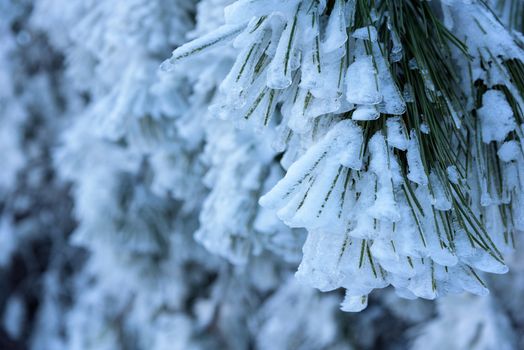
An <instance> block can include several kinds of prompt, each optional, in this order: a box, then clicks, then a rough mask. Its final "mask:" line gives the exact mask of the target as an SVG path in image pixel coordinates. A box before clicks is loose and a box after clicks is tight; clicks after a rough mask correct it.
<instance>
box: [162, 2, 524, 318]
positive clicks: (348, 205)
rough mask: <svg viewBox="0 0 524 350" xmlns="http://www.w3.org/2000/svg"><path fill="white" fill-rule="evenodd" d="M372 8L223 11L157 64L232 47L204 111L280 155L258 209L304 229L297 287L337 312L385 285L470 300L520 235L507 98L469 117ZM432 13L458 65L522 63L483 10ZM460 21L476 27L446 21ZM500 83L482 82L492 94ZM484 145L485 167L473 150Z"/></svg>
mask: <svg viewBox="0 0 524 350" xmlns="http://www.w3.org/2000/svg"><path fill="white" fill-rule="evenodd" d="M382 5H383V6H381V7H379V8H378V10H377V8H373V9H367V8H366V7H365V5H363V4H360V3H359V2H357V1H342V0H336V1H333V2H329V4H326V2H325V1H312V0H311V1H309V0H305V1H300V0H289V1H257V0H239V1H236V2H234V3H233V4H231V5H230V6H228V7H226V9H225V24H224V25H222V26H221V27H219V28H218V29H216V30H214V31H212V32H210V33H207V34H204V35H202V36H200V37H198V38H196V39H195V40H193V41H191V42H189V43H187V44H185V45H183V46H181V47H179V48H177V49H176V50H175V51H174V52H173V55H172V57H171V58H170V59H169V60H167V61H165V62H164V63H163V65H162V68H163V69H164V70H165V71H172V70H175V71H176V69H177V67H180V66H182V67H184V66H185V64H187V63H184V62H188V61H191V60H194V59H195V60H198V59H199V57H201V56H202V55H206V54H209V53H212V52H216V50H217V48H219V47H223V48H226V47H229V46H230V45H232V47H233V48H234V49H236V52H237V54H236V58H235V61H234V64H233V65H232V67H231V69H230V70H229V71H228V73H227V75H225V77H224V78H223V80H222V82H221V84H220V87H219V94H220V98H218V99H216V100H215V101H214V102H213V103H212V105H211V111H212V112H213V113H215V115H216V116H219V117H221V118H222V119H226V120H232V121H234V122H235V123H237V124H238V125H239V126H240V127H243V126H244V125H246V124H247V125H250V126H251V127H253V128H254V130H258V131H263V132H264V133H265V134H267V135H269V137H271V138H272V139H273V144H274V146H275V150H276V151H278V152H284V155H283V157H282V160H281V163H282V165H283V166H284V167H285V168H286V169H287V173H286V175H285V176H284V177H283V179H282V180H281V181H279V182H278V183H277V184H276V185H275V186H274V187H273V188H272V189H271V190H270V191H269V192H268V193H266V194H265V195H264V196H261V198H260V204H261V205H262V207H265V208H269V209H272V210H275V211H276V213H277V215H278V216H279V218H280V219H281V220H282V221H284V223H286V224H287V225H288V226H290V227H294V228H306V229H307V231H308V238H307V241H306V243H305V245H304V248H303V252H304V255H303V259H302V263H301V264H300V267H299V269H298V272H297V277H298V278H299V279H300V280H302V281H304V282H305V283H307V284H309V285H311V286H314V287H316V288H319V289H321V290H323V291H328V290H333V289H336V288H340V287H343V288H345V289H346V299H345V301H344V302H343V304H342V308H343V309H344V310H348V311H358V310H361V309H363V308H364V307H365V306H366V305H367V295H368V294H369V293H370V292H371V291H372V290H373V289H375V288H383V287H386V286H388V285H393V286H394V287H395V290H396V291H397V293H398V294H399V295H401V296H403V297H407V298H414V297H423V298H428V299H433V298H435V297H437V296H442V295H446V294H448V293H458V292H461V291H464V290H465V291H469V292H472V293H475V294H480V295H484V294H486V293H487V289H486V286H485V284H484V282H483V281H482V280H481V278H480V276H479V274H480V273H481V272H491V273H505V272H506V271H507V267H506V266H505V264H504V260H503V253H504V252H505V251H507V249H508V248H510V247H511V245H512V240H513V235H514V232H515V231H516V230H522V229H524V226H523V223H522V220H521V218H520V216H521V215H519V213H521V212H522V211H523V207H522V204H521V203H522V199H521V197H522V191H521V188H522V186H523V185H524V184H523V183H522V182H519V181H520V180H519V179H522V178H523V177H522V174H523V168H522V143H521V141H520V138H519V133H520V131H519V130H520V128H519V127H518V124H519V123H518V118H519V117H518V116H515V115H514V111H515V106H521V107H522V106H523V105H522V96H520V95H519V92H518V91H517V90H516V88H514V87H510V88H509V89H510V90H509V92H508V93H510V94H511V96H513V97H512V98H513V100H512V102H511V103H512V105H511V104H510V103H509V102H508V101H507V98H506V96H505V95H504V93H503V91H500V89H498V90H489V91H487V92H486V93H485V94H484V95H483V96H482V104H481V105H475V104H474V103H473V101H471V102H470V106H469V107H468V108H469V109H467V110H466V109H463V108H462V107H460V104H463V103H464V101H463V100H462V98H461V97H460V96H461V94H462V93H463V92H464V91H466V89H467V88H469V87H470V86H469V85H468V84H466V83H464V85H468V86H467V87H464V91H459V90H453V91H446V90H444V88H446V87H447V86H448V85H446V80H445V79H442V78H440V77H439V76H438V75H437V74H436V73H435V71H436V70H437V69H438V68H437V67H431V66H429V61H428V58H427V57H425V56H423V54H421V53H420V52H419V51H417V50H416V48H414V47H411V46H409V44H410V43H411V41H410V40H412V37H413V38H415V35H416V34H417V33H418V32H417V31H416V28H415V30H413V31H411V32H408V31H407V30H406V29H405V28H402V27H400V25H399V24H398V23H396V21H397V19H398V18H396V17H395V13H394V11H396V10H395V9H394V8H391V9H390V11H391V12H392V13H388V12H387V11H385V10H384V7H386V8H387V7H388V6H390V5H391V4H390V3H388V2H385V4H382ZM391 6H392V5H391ZM424 6H429V5H420V11H427V8H426V7H424ZM472 7H474V9H475V11H471V9H472ZM443 9H444V11H443V12H444V14H445V22H446V24H447V25H448V26H449V27H450V30H451V31H452V32H453V31H454V32H453V33H455V34H452V32H447V33H448V35H449V37H450V38H454V37H453V35H457V36H458V37H459V38H461V37H462V35H464V37H465V38H467V40H466V45H468V49H467V50H470V51H468V53H469V52H472V54H473V56H474V57H476V53H477V52H483V51H485V52H491V51H490V49H491V50H492V51H493V52H492V54H493V55H495V56H496V55H497V54H499V53H501V55H502V56H501V57H502V58H500V59H501V60H508V59H511V58H519V59H522V55H523V51H522V49H521V48H520V47H519V46H518V45H517V44H515V42H514V39H513V38H512V37H511V34H510V33H509V32H506V31H505V29H504V27H503V26H501V25H499V24H496V23H494V22H493V21H494V19H493V18H492V15H491V14H489V12H488V9H487V8H484V7H483V5H480V4H472V5H466V4H463V3H460V4H458V2H457V4H456V5H454V4H453V2H449V1H447V2H443ZM366 10H369V13H367V12H366V13H365V14H363V13H362V12H363V11H366ZM417 10H418V9H417ZM380 11H382V12H380ZM357 13H358V17H360V18H359V19H358V21H357V19H356V14H357ZM470 13H471V14H472V13H475V14H476V15H477V16H480V17H479V18H480V19H478V20H472V19H463V18H461V16H467V15H469V14H470ZM366 16H367V17H366ZM490 16H491V17H490ZM363 17H364V18H366V20H365V21H363V20H362V19H361V18H363ZM454 21H456V22H457V23H458V24H459V25H457V26H456V28H458V29H453V28H455V27H453V26H452V23H454ZM361 22H362V23H361ZM484 22H486V23H488V24H490V25H492V26H498V27H496V28H491V29H490V30H488V31H487V32H488V33H490V35H495V34H494V33H497V34H496V35H497V39H496V40H495V39H494V38H490V37H488V36H487V34H486V35H485V36H482V35H479V34H478V33H479V27H478V26H481V25H482V24H483V23H484ZM464 23H466V24H467V25H464ZM479 23H480V24H479ZM401 30H406V32H405V33H400V31H401ZM480 30H481V29H480ZM501 31H502V34H501ZM480 33H482V31H481V32H480ZM401 34H403V35H404V37H407V38H403V42H402V40H401V39H400V35H401ZM468 34H474V35H472V36H471V35H468ZM500 37H503V38H504V40H502V41H501V40H499V38H500ZM415 39H416V38H415ZM428 40H431V39H428ZM468 41H473V42H472V43H471V45H470V43H469V42H468ZM406 45H407V46H406ZM428 45H431V44H428ZM490 45H491V46H493V45H496V47H495V48H491V47H490ZM451 46H453V45H451ZM456 46H457V47H459V46H460V45H459V44H457V45H456ZM430 48H431V47H430ZM228 50H229V48H228ZM450 50H453V51H454V55H455V56H458V55H460V50H459V49H458V48H455V47H452V48H451V49H450ZM464 50H466V49H464ZM464 50H463V51H464ZM455 51H457V52H455ZM441 54H442V55H443V56H442V61H443V62H444V63H443V69H450V68H449V66H447V65H446V64H447V63H446V61H445V60H447V58H446V56H445V55H444V53H441ZM484 57H485V56H484ZM460 59H461V60H462V61H464V62H465V61H466V60H467V56H466V54H465V53H462V56H461V57H460ZM475 62H477V61H475ZM478 69H480V67H479V68H478ZM478 69H477V66H474V70H473V72H474V73H475V74H476V75H479V74H481V73H477V71H478ZM491 71H493V70H491ZM449 72H450V74H455V73H454V72H456V70H455V68H451V70H450V71H449ZM438 74H446V73H445V71H444V70H443V71H441V72H438ZM482 74H483V75H482V76H483V77H485V74H484V73H482ZM410 77H411V78H410ZM487 78H490V77H489V76H488V77H487ZM487 78H486V79H487ZM503 78H504V79H498V80H495V81H493V82H491V80H489V79H488V80H486V82H487V84H489V86H494V84H497V82H498V83H500V82H504V84H506V83H507V81H508V79H507V76H504V77H503ZM413 79H418V81H416V80H413ZM446 79H447V78H446ZM475 79H476V78H475ZM475 79H474V78H473V77H472V81H475ZM490 79H491V78H490ZM419 82H422V85H420V83H419ZM455 87H456V84H454V86H453V89H455ZM470 93H471V92H470ZM472 95H473V94H472V93H471V94H470V96H472ZM473 96H474V95H473ZM424 103H426V104H432V105H433V106H435V107H433V108H435V109H436V110H439V111H440V112H442V115H441V116H439V117H441V118H440V119H437V116H436V115H433V114H431V113H429V112H427V111H426V110H424V108H427V105H424ZM471 111H473V114H474V115H473V116H472V115H470V113H471ZM464 113H465V115H464ZM442 118H444V119H442ZM477 131H478V132H477ZM472 132H475V133H474V134H473V135H476V136H474V137H473V138H472V136H471V133H472ZM449 133H451V134H449ZM508 135H510V136H508ZM511 135H514V136H511ZM475 137H476V139H474V138H475ZM505 141H506V142H505ZM492 142H496V143H497V144H498V145H499V146H497V148H496V149H498V151H497V152H498V154H495V153H489V152H487V151H486V149H487V148H489V147H491V145H494V143H492ZM439 157H440V158H439ZM488 167H489V169H494V168H493V167H495V168H496V169H499V170H498V173H497V177H498V178H487V176H489V175H488V173H489V172H488V170H487V169H488ZM490 171H491V170H490ZM489 174H490V173H489ZM518 174H520V175H518ZM497 181H498V182H499V183H502V187H501V188H498V189H497V187H496V186H497ZM496 190H498V191H499V195H495V194H494V192H495V191H496Z"/></svg>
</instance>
